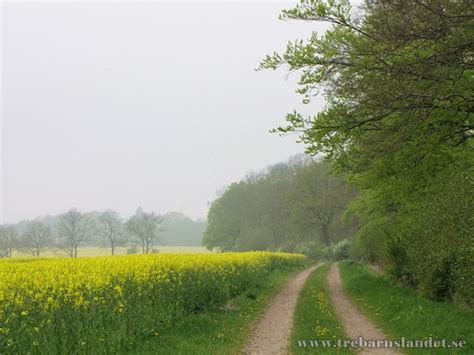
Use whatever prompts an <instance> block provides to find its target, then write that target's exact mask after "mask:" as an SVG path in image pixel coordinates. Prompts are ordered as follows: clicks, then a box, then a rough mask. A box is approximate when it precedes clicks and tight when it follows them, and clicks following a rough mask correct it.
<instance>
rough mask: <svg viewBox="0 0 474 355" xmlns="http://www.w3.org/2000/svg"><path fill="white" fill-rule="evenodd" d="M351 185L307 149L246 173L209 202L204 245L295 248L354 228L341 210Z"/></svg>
mask: <svg viewBox="0 0 474 355" xmlns="http://www.w3.org/2000/svg"><path fill="white" fill-rule="evenodd" d="M354 195H355V191H354V189H351V188H350V187H348V186H347V185H346V184H345V183H344V180H343V179H342V178H340V177H336V176H334V175H331V174H329V166H328V164H326V163H324V162H322V161H317V160H315V159H313V158H311V157H309V156H307V155H298V156H295V157H293V158H291V159H290V160H289V161H288V162H285V163H280V164H276V165H273V166H270V167H269V168H267V169H265V170H263V171H260V172H257V173H250V174H248V175H247V177H246V178H245V179H243V180H242V181H240V182H236V183H233V184H231V185H230V186H228V187H227V188H226V189H224V191H222V192H221V193H220V195H219V196H218V198H217V199H216V200H215V201H214V202H213V203H212V205H211V207H210V210H209V213H208V227H207V230H206V232H205V235H204V245H205V246H206V247H208V248H209V249H213V248H215V249H218V250H222V251H243V250H300V249H301V248H302V247H303V246H304V245H306V244H308V243H310V244H316V245H319V246H321V247H324V246H329V245H331V244H333V243H336V242H338V241H340V240H342V239H344V238H346V237H349V236H351V235H353V234H354V233H355V222H354V221H351V220H343V218H342V217H343V212H344V211H345V209H346V207H347V204H348V203H349V202H350V201H351V199H352V198H353V197H354Z"/></svg>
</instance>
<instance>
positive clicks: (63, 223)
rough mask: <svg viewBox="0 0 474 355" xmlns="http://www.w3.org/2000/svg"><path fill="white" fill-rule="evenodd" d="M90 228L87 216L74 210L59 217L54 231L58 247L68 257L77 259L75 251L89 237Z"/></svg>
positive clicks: (90, 223)
mask: <svg viewBox="0 0 474 355" xmlns="http://www.w3.org/2000/svg"><path fill="white" fill-rule="evenodd" d="M92 226H93V224H92V222H91V221H90V220H89V219H88V218H87V216H86V215H85V214H84V213H82V212H79V211H78V210H76V209H75V208H73V209H71V210H69V211H68V212H66V213H64V214H62V215H60V216H59V219H58V224H57V226H56V229H57V234H58V237H59V240H60V246H61V247H62V248H63V249H64V250H66V251H67V253H68V254H69V256H70V257H72V258H77V249H78V248H79V246H80V245H81V244H82V243H83V242H84V241H86V240H87V238H88V237H89V235H90V232H91V230H92Z"/></svg>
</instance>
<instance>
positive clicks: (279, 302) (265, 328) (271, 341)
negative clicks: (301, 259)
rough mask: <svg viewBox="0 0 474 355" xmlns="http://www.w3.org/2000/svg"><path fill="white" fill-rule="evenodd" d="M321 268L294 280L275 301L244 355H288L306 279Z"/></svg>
mask: <svg viewBox="0 0 474 355" xmlns="http://www.w3.org/2000/svg"><path fill="white" fill-rule="evenodd" d="M319 266H320V264H319V265H315V266H312V267H310V268H308V269H306V270H304V271H302V272H300V273H299V274H297V275H296V276H295V277H294V278H292V279H291V280H290V281H289V282H288V284H287V285H286V286H285V288H284V289H283V290H282V291H281V292H280V293H279V294H278V295H277V296H276V297H275V298H274V299H273V301H272V303H271V304H270V306H269V307H268V308H267V310H266V311H265V312H264V314H263V315H262V317H261V318H260V320H259V321H258V322H257V324H256V326H255V328H254V330H253V332H252V336H251V338H250V341H249V343H248V344H247V346H246V347H245V349H244V350H243V353H244V354H252V355H254V354H255V355H257V354H265V355H270V354H272V355H276V354H288V348H289V341H290V334H291V328H292V322H293V314H294V311H295V307H296V302H297V300H298V296H299V294H300V291H301V289H302V288H303V286H304V283H305V281H306V279H307V278H308V277H309V276H310V275H311V273H312V272H313V271H314V270H315V269H316V268H318V267H319Z"/></svg>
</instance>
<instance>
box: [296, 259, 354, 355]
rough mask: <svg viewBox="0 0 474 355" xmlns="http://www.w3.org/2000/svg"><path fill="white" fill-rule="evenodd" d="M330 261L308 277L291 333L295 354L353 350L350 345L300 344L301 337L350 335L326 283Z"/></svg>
mask: <svg viewBox="0 0 474 355" xmlns="http://www.w3.org/2000/svg"><path fill="white" fill-rule="evenodd" d="M330 266H331V265H330V264H329V263H327V264H324V265H323V266H321V267H319V268H318V269H316V270H315V271H314V272H313V273H312V274H311V276H310V277H309V278H308V280H307V282H306V284H305V286H304V288H303V290H302V292H301V295H300V298H299V300H298V303H297V305H296V311H295V316H294V328H293V332H292V335H291V350H292V353H293V354H303V353H313V354H315V353H317V354H335V353H336V354H351V353H352V351H351V350H350V349H343V348H340V349H329V348H324V347H322V346H320V347H318V348H315V347H313V348H311V347H306V348H301V347H298V342H297V340H298V339H300V340H335V339H339V338H341V339H346V338H347V337H346V335H345V334H344V331H343V329H342V326H341V324H340V323H339V320H338V318H337V316H336V314H335V313H334V311H333V309H332V306H331V304H330V302H329V295H328V291H327V286H326V276H327V273H328V271H329V268H330Z"/></svg>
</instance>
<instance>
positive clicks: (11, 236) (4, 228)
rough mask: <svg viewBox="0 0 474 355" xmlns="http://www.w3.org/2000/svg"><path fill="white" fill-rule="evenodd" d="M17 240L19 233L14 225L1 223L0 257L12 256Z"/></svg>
mask: <svg viewBox="0 0 474 355" xmlns="http://www.w3.org/2000/svg"><path fill="white" fill-rule="evenodd" d="M17 241H18V235H17V231H16V228H15V226H14V225H12V224H5V225H0V258H4V257H5V258H9V257H11V256H12V252H13V248H14V247H15V246H16V243H17Z"/></svg>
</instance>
